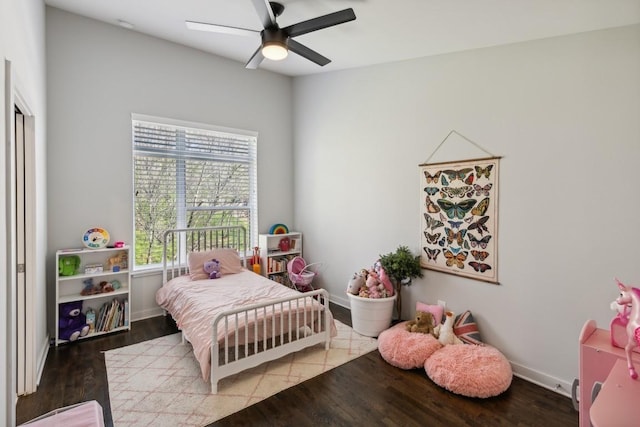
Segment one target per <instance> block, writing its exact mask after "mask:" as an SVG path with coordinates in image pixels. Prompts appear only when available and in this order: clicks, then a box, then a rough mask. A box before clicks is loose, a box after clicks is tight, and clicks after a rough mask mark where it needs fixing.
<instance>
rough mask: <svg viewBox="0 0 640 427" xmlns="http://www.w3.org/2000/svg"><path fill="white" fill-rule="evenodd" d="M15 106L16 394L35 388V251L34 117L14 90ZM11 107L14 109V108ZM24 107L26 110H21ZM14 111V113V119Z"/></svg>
mask: <svg viewBox="0 0 640 427" xmlns="http://www.w3.org/2000/svg"><path fill="white" fill-rule="evenodd" d="M14 97H15V107H18V109H19V110H20V113H21V114H20V115H19V116H18V118H20V119H21V122H19V121H18V120H17V119H16V120H15V122H14V126H15V129H16V132H15V135H16V138H15V143H16V144H15V165H16V212H17V214H16V242H15V247H16V263H17V270H16V277H17V283H16V289H17V294H16V296H17V305H16V307H17V308H16V326H17V336H16V339H17V343H16V349H17V352H18V355H17V360H16V363H17V378H16V380H17V394H18V396H21V395H24V394H30V393H33V392H35V391H36V387H37V384H36V378H37V375H36V369H37V364H36V360H37V358H36V331H35V323H36V322H35V320H36V305H35V293H34V286H35V281H34V273H35V253H34V252H33V250H34V245H33V236H32V234H33V230H34V228H35V218H34V214H33V213H34V209H33V208H34V203H35V197H34V195H35V185H34V179H35V177H34V171H35V164H34V159H35V152H34V150H35V129H34V126H35V120H34V117H33V115H32V114H30V111H29V110H28V106H27V103H26V102H25V101H24V100H23V99H22V97H21V96H20V94H19V93H18V92H17V91H16V92H15V93H14ZM15 107H14V110H15ZM25 109H26V110H25ZM15 117H16V114H15V113H14V118H15Z"/></svg>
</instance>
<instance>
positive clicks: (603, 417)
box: [589, 359, 640, 427]
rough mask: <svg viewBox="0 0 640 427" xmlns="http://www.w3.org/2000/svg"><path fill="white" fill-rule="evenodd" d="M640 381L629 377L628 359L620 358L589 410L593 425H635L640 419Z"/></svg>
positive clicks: (619, 426)
mask: <svg viewBox="0 0 640 427" xmlns="http://www.w3.org/2000/svg"><path fill="white" fill-rule="evenodd" d="M639 396H640V381H635V380H632V379H631V378H630V377H629V370H628V369H627V361H626V360H625V359H619V360H618V361H617V362H616V363H615V364H614V365H613V369H611V372H610V373H609V376H608V377H607V379H606V380H605V381H604V383H603V384H602V389H601V390H600V393H598V398H597V399H596V400H595V401H594V402H593V404H592V405H591V410H590V411H589V415H590V419H591V424H592V425H593V427H608V426H616V427H634V426H637V425H638V420H640V406H639V405H638V397H639Z"/></svg>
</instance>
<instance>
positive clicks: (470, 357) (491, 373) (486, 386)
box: [424, 344, 513, 398]
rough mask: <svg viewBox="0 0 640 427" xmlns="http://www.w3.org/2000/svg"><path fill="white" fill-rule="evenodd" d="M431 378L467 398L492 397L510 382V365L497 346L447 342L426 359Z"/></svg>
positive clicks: (426, 368)
mask: <svg viewBox="0 0 640 427" xmlns="http://www.w3.org/2000/svg"><path fill="white" fill-rule="evenodd" d="M424 369H425V371H426V372H427V375H428V376H429V378H431V380H432V381H433V382H434V383H436V384H438V385H439V386H440V387H444V388H446V389H447V390H449V391H451V392H453V393H456V394H461V395H463V396H468V397H483V398H484V397H492V396H497V395H499V394H500V393H502V392H504V391H505V390H506V389H508V388H509V386H510V385H511V379H512V377H513V372H512V371H511V364H510V363H509V361H508V360H507V358H506V357H504V355H503V354H502V353H501V352H500V351H499V350H498V349H496V348H494V347H491V346H478V345H470V344H460V345H447V346H445V347H443V348H441V349H440V350H438V351H436V352H435V353H433V354H432V355H431V357H429V358H428V359H427V361H426V362H425V364H424Z"/></svg>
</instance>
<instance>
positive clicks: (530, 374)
mask: <svg viewBox="0 0 640 427" xmlns="http://www.w3.org/2000/svg"><path fill="white" fill-rule="evenodd" d="M509 362H510V363H511V369H513V375H515V376H516V377H518V378H522V379H523V380H525V381H529V382H530V383H533V384H536V385H538V386H540V387H543V388H546V389H548V390H551V391H555V392H556V393H558V394H561V395H563V396H565V397H568V398H571V383H569V382H567V381H565V380H562V379H560V378H556V377H553V376H551V375H548V374H545V373H544V372H540V371H536V370H535V369H531V368H527V367H526V366H522V365H519V364H517V363H514V362H511V361H509Z"/></svg>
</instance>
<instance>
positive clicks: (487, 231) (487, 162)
mask: <svg viewBox="0 0 640 427" xmlns="http://www.w3.org/2000/svg"><path fill="white" fill-rule="evenodd" d="M499 160H500V158H499V157H490V158H483V159H474V160H464V161H456V162H444V163H425V164H421V165H420V166H419V169H420V173H419V175H420V200H421V205H422V208H421V212H420V217H421V218H420V221H421V246H422V249H423V251H422V253H421V258H420V264H421V266H422V267H423V268H427V269H431V270H437V271H442V272H445V273H450V274H456V275H461V276H465V277H469V278H473V279H478V280H482V281H486V282H490V283H498V235H497V234H498V171H499Z"/></svg>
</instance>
